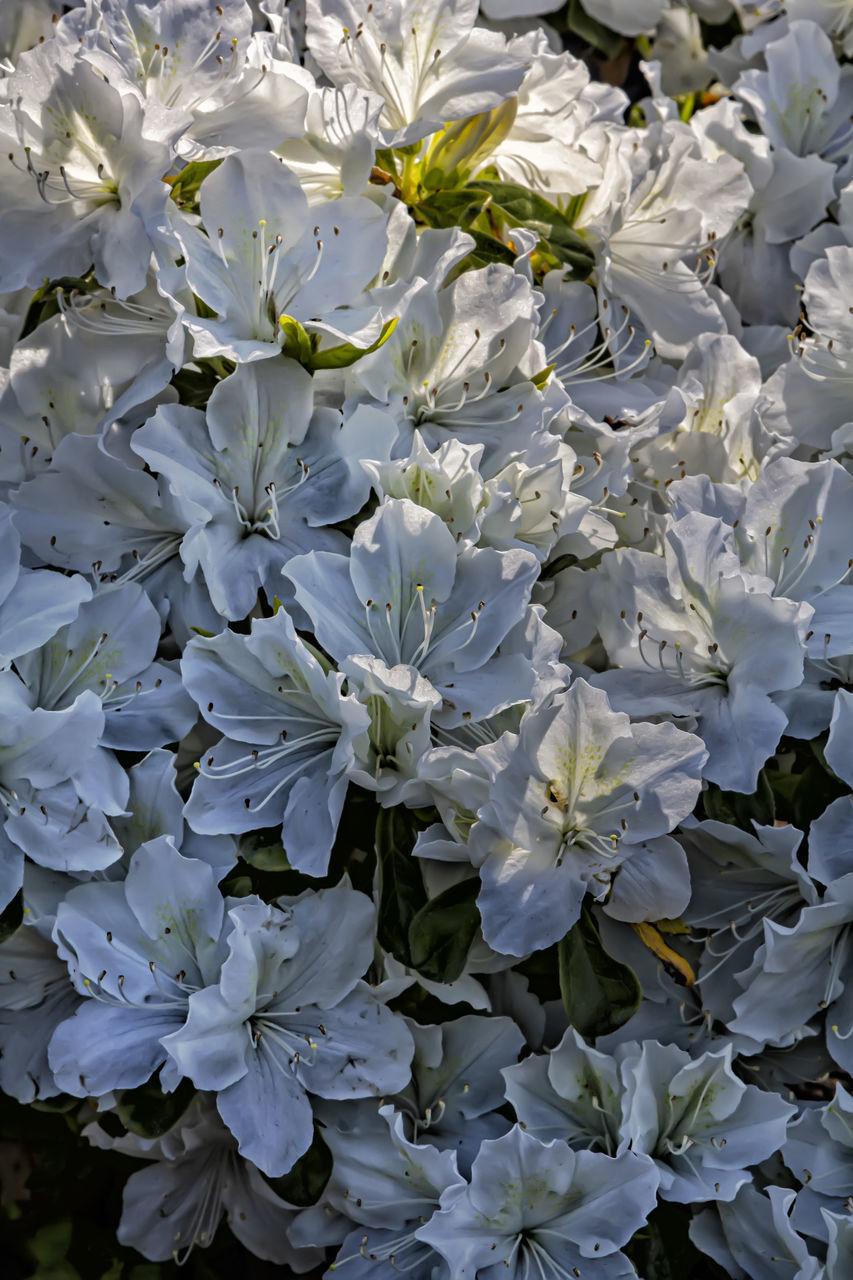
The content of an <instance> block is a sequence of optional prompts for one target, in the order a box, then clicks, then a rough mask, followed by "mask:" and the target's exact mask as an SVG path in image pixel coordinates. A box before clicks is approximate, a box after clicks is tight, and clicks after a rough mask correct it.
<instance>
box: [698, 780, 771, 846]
mask: <svg viewBox="0 0 853 1280" xmlns="http://www.w3.org/2000/svg"><path fill="white" fill-rule="evenodd" d="M702 804H703V805H704V808H705V812H706V814H707V815H708V817H709V818H713V819H714V821H715V822H727V823H729V824H730V825H731V826H734V827H740V828H741V830H742V831H748V832H749V833H750V835H752V834H754V832H753V826H752V823H753V821H755V822H757V823H758V824H759V826H762V827H769V826H772V824H773V819H774V818H775V816H776V804H775V800H774V797H773V788H772V786H771V785H770V782H769V780H768V777H767V774H766V773H765V771H764V770H763V769H762V771H761V773H759V775H758V786H757V788H756V790H755V791H754V792H753V794H752V795H743V794H742V793H741V792H739V791H721V790H720V788H719V787H715V786H710V787H709V788H708V790H707V791H705V792H703V793H702Z"/></svg>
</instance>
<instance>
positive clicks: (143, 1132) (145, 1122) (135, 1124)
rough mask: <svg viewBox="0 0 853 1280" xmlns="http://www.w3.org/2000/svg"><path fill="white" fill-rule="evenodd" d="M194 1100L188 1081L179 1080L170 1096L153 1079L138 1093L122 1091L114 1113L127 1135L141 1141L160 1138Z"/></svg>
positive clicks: (190, 1082)
mask: <svg viewBox="0 0 853 1280" xmlns="http://www.w3.org/2000/svg"><path fill="white" fill-rule="evenodd" d="M194 1097H195V1086H194V1085H193V1083H192V1081H191V1080H182V1081H181V1083H180V1084H179V1085H178V1087H177V1089H175V1091H174V1092H173V1093H164V1092H163V1090H162V1089H161V1088H160V1086H159V1084H158V1083H157V1082H156V1080H155V1079H153V1078H152V1079H151V1080H149V1081H148V1082H147V1083H146V1084H142V1085H140V1086H139V1088H137V1089H125V1091H124V1092H123V1093H122V1095H121V1098H120V1099H119V1102H118V1106H117V1107H116V1111H117V1112H118V1117H119V1119H120V1120H121V1122H122V1124H123V1125H124V1127H125V1129H127V1130H128V1131H129V1132H130V1133H135V1134H136V1135H137V1137H140V1138H159V1137H160V1136H161V1135H162V1134H164V1133H168V1131H169V1130H170V1129H171V1128H172V1126H173V1125H174V1124H176V1123H177V1121H178V1120H180V1118H181V1116H182V1115H183V1114H184V1112H185V1111H186V1109H187V1107H188V1106H189V1105H190V1103H191V1102H192V1100H193V1098H194Z"/></svg>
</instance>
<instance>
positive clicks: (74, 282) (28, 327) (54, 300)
mask: <svg viewBox="0 0 853 1280" xmlns="http://www.w3.org/2000/svg"><path fill="white" fill-rule="evenodd" d="M95 287H97V286H96V281H95V277H94V275H93V274H92V270H91V268H90V270H89V271H88V272H87V273H86V275H84V276H59V277H57V279H56V280H46V281H45V282H44V284H43V285H42V286H41V288H40V289H36V291H35V293H34V294H33V297H32V301H31V302H30V305H29V308H28V309H27V314H26V316H25V317H24V323H23V326H22V328H21V338H26V337H28V336H29V335H30V334H31V333H32V332H33V330H34V329H37V328H38V326H39V325H40V324H44V322H45V320H50V318H51V316H55V315H58V314H59V309H60V308H59V299H58V296H57V295H58V294H60V293H74V292H75V291H76V292H79V293H88V292H89V291H90V290H91V289H93V288H95Z"/></svg>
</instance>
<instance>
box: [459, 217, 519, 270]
mask: <svg viewBox="0 0 853 1280" xmlns="http://www.w3.org/2000/svg"><path fill="white" fill-rule="evenodd" d="M468 235H469V236H473V237H474V248H473V249H472V251H471V254H470V258H469V261H470V262H472V263H473V264H474V265H475V266H480V267H487V266H488V265H489V263H490V262H503V263H506V265H507V266H508V267H511V266H512V264H513V263H514V262H515V258H516V255H515V253H514V252H513V250H512V249H510V247H509V245H505V244H504V242H503V240H498V239H497V237H496V236H491V235H489V234H488V232H486V231H478V230H477V229H476V228H475V227H469V228H468Z"/></svg>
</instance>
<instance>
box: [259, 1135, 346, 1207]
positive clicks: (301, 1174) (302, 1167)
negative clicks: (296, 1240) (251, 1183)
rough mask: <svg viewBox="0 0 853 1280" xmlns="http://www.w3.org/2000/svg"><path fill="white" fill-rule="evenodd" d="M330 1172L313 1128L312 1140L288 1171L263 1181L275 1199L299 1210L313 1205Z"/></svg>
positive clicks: (322, 1144)
mask: <svg viewBox="0 0 853 1280" xmlns="http://www.w3.org/2000/svg"><path fill="white" fill-rule="evenodd" d="M331 1173H332V1153H331V1151H330V1150H329V1148H328V1147H327V1146H326V1143H325V1142H324V1141H323V1135H322V1134H321V1132H320V1128H319V1126H318V1125H316V1124H315V1125H314V1140H313V1142H312V1143H311V1146H310V1147H309V1148H308V1150H307V1151H306V1152H305V1155H304V1156H300V1157H299V1159H298V1160H297V1161H296V1164H295V1165H294V1166H293V1168H292V1169H289V1170H288V1172H287V1173H285V1174H282V1176H281V1177H280V1178H267V1182H268V1183H269V1184H270V1186H271V1187H272V1189H273V1191H274V1192H275V1193H276V1195H277V1196H281V1198H282V1200H286V1201H287V1203H288V1204H295V1205H298V1206H299V1208H300V1209H302V1208H307V1207H308V1205H312V1204H316V1203H317V1201H318V1200H319V1199H320V1196H321V1195H322V1194H323V1192H324V1191H325V1189H326V1183H327V1182H328V1181H329V1178H330V1177H331Z"/></svg>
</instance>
